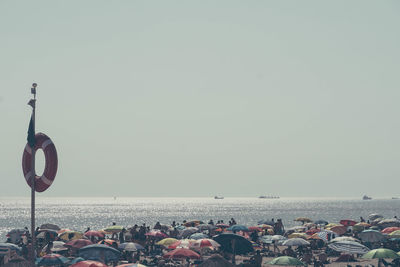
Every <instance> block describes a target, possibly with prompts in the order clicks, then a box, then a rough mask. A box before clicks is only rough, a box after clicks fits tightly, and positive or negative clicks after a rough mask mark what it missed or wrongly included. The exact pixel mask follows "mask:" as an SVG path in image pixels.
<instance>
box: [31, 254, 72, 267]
mask: <svg viewBox="0 0 400 267" xmlns="http://www.w3.org/2000/svg"><path fill="white" fill-rule="evenodd" d="M67 262H69V259H68V258H66V257H64V256H61V255H60V254H47V255H44V256H43V257H41V258H38V259H36V261H35V264H36V265H37V266H54V265H64V264H66V263H67Z"/></svg>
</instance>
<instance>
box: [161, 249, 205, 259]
mask: <svg viewBox="0 0 400 267" xmlns="http://www.w3.org/2000/svg"><path fill="white" fill-rule="evenodd" d="M163 257H164V258H165V259H187V258H190V259H200V255H199V254H197V253H196V252H194V251H193V250H190V249H187V248H177V249H174V250H172V251H170V252H168V253H166V254H164V256H163Z"/></svg>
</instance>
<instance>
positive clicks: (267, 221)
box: [257, 220, 275, 226]
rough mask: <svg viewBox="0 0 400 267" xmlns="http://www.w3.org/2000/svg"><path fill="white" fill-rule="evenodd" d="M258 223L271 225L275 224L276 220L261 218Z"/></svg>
mask: <svg viewBox="0 0 400 267" xmlns="http://www.w3.org/2000/svg"><path fill="white" fill-rule="evenodd" d="M257 223H258V224H267V225H271V226H274V224H275V222H274V221H271V220H261V221H258V222H257Z"/></svg>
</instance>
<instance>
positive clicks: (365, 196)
mask: <svg viewBox="0 0 400 267" xmlns="http://www.w3.org/2000/svg"><path fill="white" fill-rule="evenodd" d="M362 199H363V200H371V199H372V197H369V196H367V195H364V196H363V198H362Z"/></svg>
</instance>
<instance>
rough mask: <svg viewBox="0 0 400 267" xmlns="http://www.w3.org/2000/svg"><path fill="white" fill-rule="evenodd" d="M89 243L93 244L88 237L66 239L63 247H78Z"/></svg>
mask: <svg viewBox="0 0 400 267" xmlns="http://www.w3.org/2000/svg"><path fill="white" fill-rule="evenodd" d="M89 245H93V242H92V241H90V240H88V239H75V240H71V241H68V242H67V243H66V244H64V246H65V247H68V248H74V249H80V248H83V247H85V246H89Z"/></svg>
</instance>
